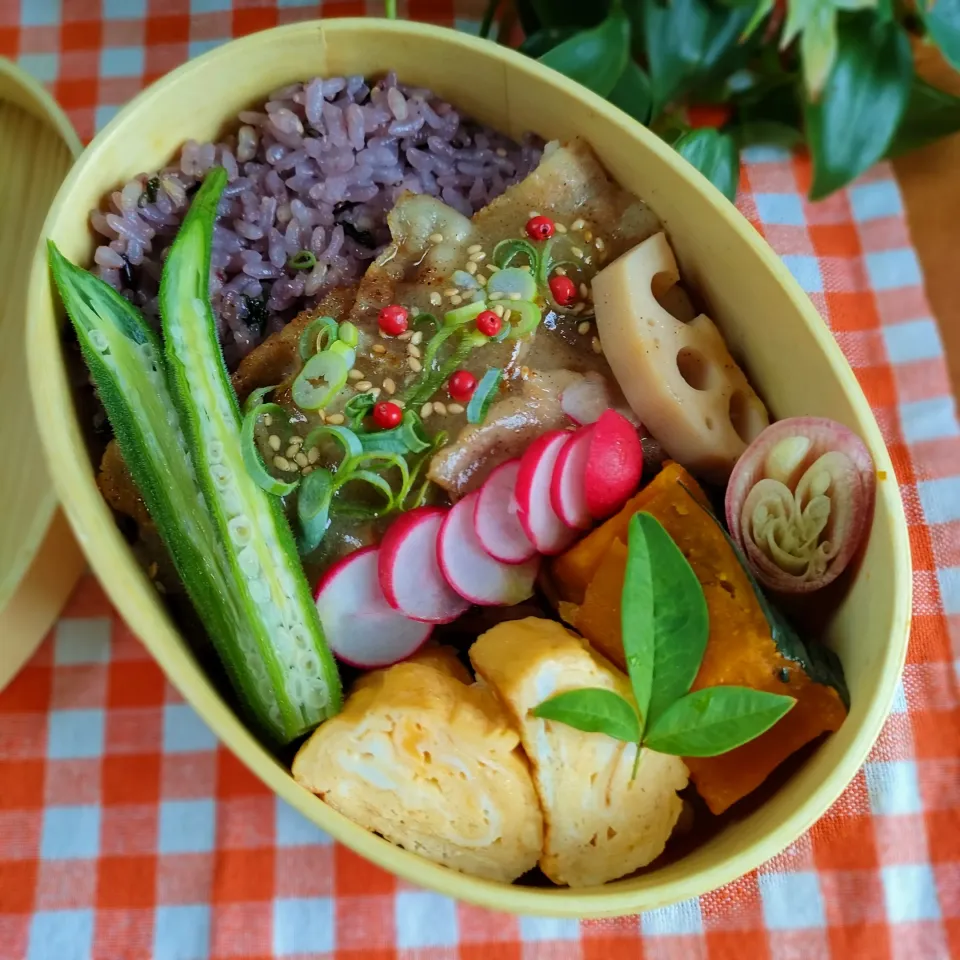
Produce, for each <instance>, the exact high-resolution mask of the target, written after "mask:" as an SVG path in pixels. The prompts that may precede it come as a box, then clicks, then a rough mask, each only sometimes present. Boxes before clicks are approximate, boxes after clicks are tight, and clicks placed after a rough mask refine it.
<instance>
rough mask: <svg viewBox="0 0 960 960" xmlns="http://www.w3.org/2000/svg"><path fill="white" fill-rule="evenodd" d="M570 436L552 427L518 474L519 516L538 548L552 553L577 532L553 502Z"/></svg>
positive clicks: (536, 442) (524, 459) (530, 451)
mask: <svg viewBox="0 0 960 960" xmlns="http://www.w3.org/2000/svg"><path fill="white" fill-rule="evenodd" d="M569 436H570V434H569V432H568V431H566V430H552V431H551V432H550V433H545V434H544V435H543V436H542V437H538V438H537V439H536V440H534V441H533V443H531V444H530V446H529V447H527V452H526V453H525V454H524V455H523V456H522V457H521V458H520V470H519V471H518V473H517V517H518V519H519V520H520V524H521V526H522V527H523V531H524V533H526V535H527V536H528V537H529V538H530V541H531V543H533V545H534V546H535V547H536V548H537V551H538V552H539V553H545V554H547V555H548V556H549V555H552V554H555V553H560V552H561V551H562V550H563V549H564V548H565V547H567V546H569V545H570V543H572V542H573V540H574V538H575V537H576V535H577V531H576V530H575V529H574V528H573V527H568V526H567V525H566V524H565V523H564V522H563V521H562V520H561V519H560V517H559V516H558V515H557V511H556V510H554V509H553V505H552V504H551V503H550V483H551V481H552V479H553V471H554V468H555V467H556V465H557V457H558V456H559V455H560V451H561V450H562V449H563V445H564V444H565V443H566V442H567V439H568V437H569Z"/></svg>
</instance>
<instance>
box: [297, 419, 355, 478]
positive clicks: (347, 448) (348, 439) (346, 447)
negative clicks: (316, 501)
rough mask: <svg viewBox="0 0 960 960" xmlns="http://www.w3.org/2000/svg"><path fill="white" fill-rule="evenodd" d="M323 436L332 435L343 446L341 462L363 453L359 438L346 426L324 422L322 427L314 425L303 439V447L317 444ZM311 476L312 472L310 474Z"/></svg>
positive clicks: (305, 448)
mask: <svg viewBox="0 0 960 960" xmlns="http://www.w3.org/2000/svg"><path fill="white" fill-rule="evenodd" d="M324 437H333V439H334V440H336V441H337V443H339V444H340V446H341V447H342V448H343V458H342V459H341V461H340V462H341V463H344V462H345V461H347V460H349V459H351V458H352V457H359V456H360V454H362V453H363V447H362V446H361V444H360V438H359V437H358V436H357V435H356V434H355V433H354V432H353V431H352V430H350V429H349V428H348V427H339V426H334V425H333V424H332V423H325V424H324V425H323V426H322V427H316V428H315V429H313V430H311V431H310V433H309V434H308V435H307V439H306V440H304V441H303V449H304V450H309V449H310V448H311V447H316V446H318V445H319V444H320V443H321V442H322V441H323V438H324ZM310 476H312V474H310Z"/></svg>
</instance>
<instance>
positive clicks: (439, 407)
mask: <svg viewBox="0 0 960 960" xmlns="http://www.w3.org/2000/svg"><path fill="white" fill-rule="evenodd" d="M433 412H434V413H439V414H440V416H441V417H445V416H446V415H447V406H446V404H444V403H441V402H440V401H439V400H434V401H433Z"/></svg>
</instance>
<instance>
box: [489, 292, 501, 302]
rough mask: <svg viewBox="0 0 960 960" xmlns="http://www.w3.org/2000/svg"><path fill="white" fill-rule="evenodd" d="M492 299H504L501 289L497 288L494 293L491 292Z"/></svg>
mask: <svg viewBox="0 0 960 960" xmlns="http://www.w3.org/2000/svg"><path fill="white" fill-rule="evenodd" d="M490 299H491V300H502V299H503V294H502V293H501V292H500V291H499V290H497V291H495V292H494V293H491V294H490Z"/></svg>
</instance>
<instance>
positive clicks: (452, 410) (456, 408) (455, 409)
mask: <svg viewBox="0 0 960 960" xmlns="http://www.w3.org/2000/svg"><path fill="white" fill-rule="evenodd" d="M447 413H449V414H450V415H451V416H454V417H455V416H456V415H457V414H458V413H463V407H462V406H461V405H460V404H459V403H448V404H447Z"/></svg>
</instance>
